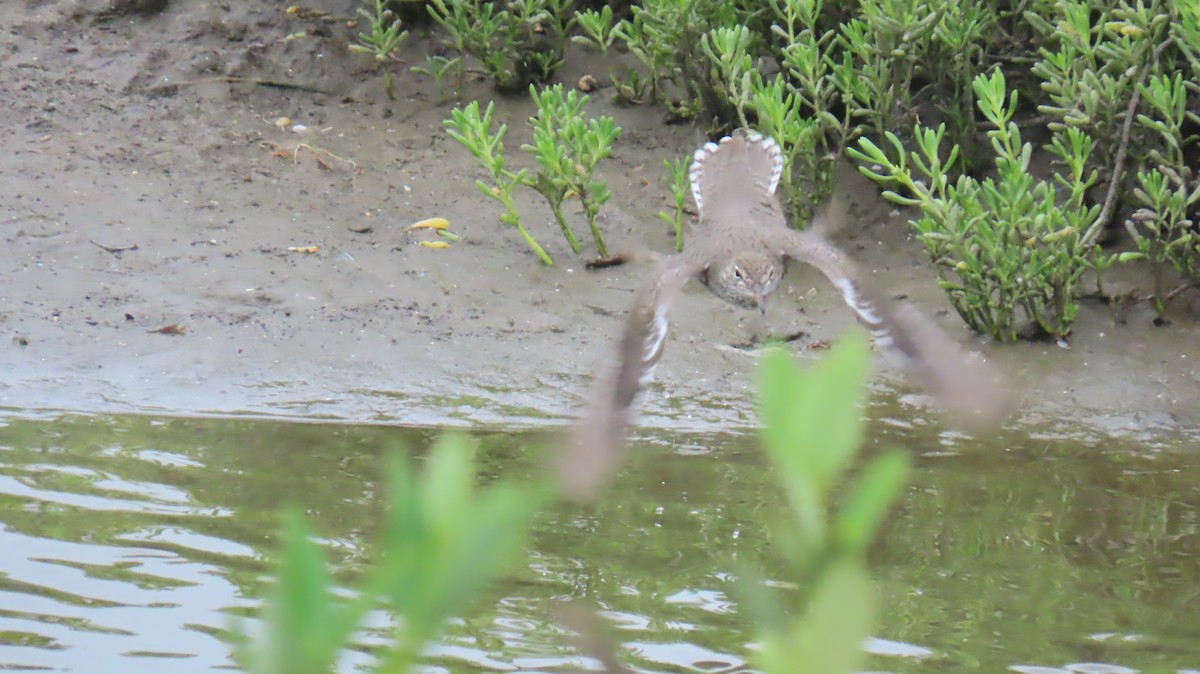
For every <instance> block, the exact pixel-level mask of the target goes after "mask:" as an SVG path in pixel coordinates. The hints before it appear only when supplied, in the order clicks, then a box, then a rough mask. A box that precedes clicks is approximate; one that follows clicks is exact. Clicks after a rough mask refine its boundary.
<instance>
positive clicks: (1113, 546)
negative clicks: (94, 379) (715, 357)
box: [0, 415, 1200, 674]
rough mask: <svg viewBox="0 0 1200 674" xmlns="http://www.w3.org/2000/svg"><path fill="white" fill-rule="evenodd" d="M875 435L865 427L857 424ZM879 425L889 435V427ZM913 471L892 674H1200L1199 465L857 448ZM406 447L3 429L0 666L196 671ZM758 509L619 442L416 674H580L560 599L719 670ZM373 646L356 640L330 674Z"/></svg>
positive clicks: (391, 442)
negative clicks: (270, 576)
mask: <svg viewBox="0 0 1200 674" xmlns="http://www.w3.org/2000/svg"><path fill="white" fill-rule="evenodd" d="M876 416H879V415H876ZM897 416H898V417H899V415H897ZM874 437H875V439H874V440H873V446H884V445H902V446H907V447H910V448H911V449H913V450H914V452H915V453H916V454H917V456H918V457H919V458H918V465H919V470H918V471H917V472H916V474H915V477H914V484H913V485H912V486H911V487H910V489H909V491H908V493H907V496H906V498H905V499H904V500H903V502H902V504H901V506H900V507H899V508H898V509H897V511H896V513H895V515H894V516H893V518H892V519H891V521H890V522H889V525H888V526H887V528H886V530H885V534H884V538H883V540H881V541H880V542H879V543H878V544H877V545H876V546H875V547H874V549H873V551H872V564H873V569H874V571H875V574H876V577H877V578H878V579H879V580H880V586H881V596H882V597H883V602H884V613H883V616H882V618H881V624H880V626H879V628H878V629H877V630H876V637H875V638H873V639H871V640H869V641H868V643H867V644H865V648H866V649H867V651H868V652H870V653H871V654H872V655H873V658H872V660H873V661H872V663H871V667H872V669H877V670H887V671H893V672H924V671H935V670H936V671H991V672H996V671H1004V670H1006V669H1007V670H1009V671H1013V672H1028V673H1035V672H1082V673H1088V672H1090V673H1093V674H1097V673H1100V672H1113V673H1115V672H1130V671H1178V672H1182V671H1186V670H1189V669H1190V670H1200V641H1197V639H1196V635H1197V634H1200V611H1197V610H1196V607H1197V606H1200V559H1198V556H1197V554H1198V553H1197V548H1198V543H1200V486H1198V485H1200V480H1198V479H1197V476H1198V474H1200V448H1198V447H1196V446H1194V445H1193V446H1190V447H1181V448H1176V449H1174V450H1164V449H1161V446H1156V447H1155V448H1151V447H1150V446H1149V445H1139V446H1136V447H1135V446H1124V447H1117V446H1112V445H1108V446H1083V445H1081V444H1078V443H1071V442H1067V441H1063V440H1048V439H1037V440H1031V439H1030V437H1031V436H1029V435H1026V436H1024V437H1023V438H1014V437H1003V438H996V439H993V440H992V441H990V442H988V443H979V442H975V441H971V440H969V439H965V438H962V437H961V436H958V435H955V434H950V433H941V434H939V433H938V432H937V431H936V430H934V429H933V428H932V427H930V426H927V425H923V424H920V423H912V422H911V421H905V422H903V423H901V422H898V421H895V420H893V421H883V422H880V423H878V424H876V428H875V434H874ZM429 440H430V436H429V434H428V433H427V432H423V431H412V430H407V429H397V428H382V427H361V426H360V427H352V426H345V425H332V424H305V423H285V422H270V421H251V420H228V419H224V420H196V419H153V418H146V417H81V416H64V417H62V418H59V419H49V420H47V419H40V420H31V419H9V420H8V421H7V422H5V423H4V425H3V426H2V427H0V668H3V669H18V668H41V669H48V670H52V671H68V670H70V671H88V672H156V673H157V672H163V671H170V672H200V671H212V670H213V669H215V668H225V667H229V666H230V665H231V661H230V659H229V653H230V650H231V649H230V646H229V643H228V634H227V630H228V628H229V627H230V625H231V624H232V622H233V621H234V620H235V619H236V618H238V617H240V616H246V615H250V614H251V613H252V612H253V608H254V607H255V606H256V605H257V602H256V601H255V600H254V599H253V598H254V597H258V596H261V595H262V594H263V592H264V586H265V577H266V574H267V572H268V570H269V568H270V567H269V555H270V551H271V550H273V549H274V543H275V534H276V530H277V524H278V520H277V517H276V514H275V513H276V512H277V509H278V508H280V507H282V506H284V505H286V504H289V503H291V504H299V505H301V506H302V507H303V508H304V510H305V512H306V513H307V514H308V516H309V518H310V519H311V520H312V522H313V524H314V527H315V528H316V530H317V531H318V532H319V535H320V536H321V537H322V540H323V542H325V543H326V548H327V555H328V557H329V558H330V559H331V561H332V562H333V563H334V564H335V566H336V568H337V570H338V573H339V574H340V577H342V578H350V577H352V576H354V575H357V574H358V573H359V572H360V571H361V569H362V566H363V564H365V563H366V562H368V561H369V560H370V559H371V558H372V540H373V538H374V535H375V532H376V531H377V530H378V518H379V514H380V513H379V511H380V504H379V502H378V497H377V494H378V488H379V479H380V471H381V467H382V461H381V455H382V454H384V453H385V452H386V451H388V450H390V449H392V448H394V447H402V446H407V447H411V448H414V449H415V450H417V451H420V450H422V449H423V448H424V447H426V446H427V445H428V443H429ZM481 441H482V445H481V450H480V453H481V466H482V472H483V475H482V476H481V479H485V480H487V479H492V478H493V477H494V476H496V475H498V474H501V473H503V474H507V475H514V474H515V475H518V476H524V475H530V474H532V473H533V472H534V471H536V469H537V466H538V461H537V458H536V453H535V452H534V451H533V450H532V449H529V448H528V446H530V445H531V444H532V443H531V442H530V438H528V437H520V436H514V435H512V434H494V435H487V436H481ZM781 503H782V500H781V494H780V493H779V490H778V488H777V487H776V486H775V485H774V483H773V482H772V478H771V475H770V474H769V470H768V469H767V468H766V467H765V466H764V465H763V464H762V462H761V458H760V456H759V454H758V453H757V452H756V451H755V450H754V448H753V441H752V440H751V439H749V438H747V437H740V438H735V437H728V436H726V437H718V438H712V437H698V436H689V437H686V438H673V437H665V436H664V437H658V438H647V439H646V441H645V443H644V444H643V446H642V447H641V449H640V451H636V452H634V453H633V463H632V464H631V465H630V466H629V467H628V469H627V470H626V471H625V472H624V473H623V475H622V477H621V478H620V479H619V480H618V482H617V484H615V485H614V487H613V489H612V490H611V492H610V493H609V494H608V497H607V498H606V499H605V500H603V501H602V502H601V503H599V504H596V505H592V506H570V505H563V506H560V507H558V508H556V509H553V510H551V511H549V512H546V513H544V514H543V515H542V517H541V518H540V519H539V520H538V522H537V525H536V530H535V532H534V536H533V550H532V551H531V552H530V555H529V557H528V561H527V563H526V564H525V565H524V567H522V568H521V569H520V570H518V571H517V572H515V573H514V574H513V575H512V576H511V577H510V578H509V579H508V581H507V582H506V583H504V584H503V585H502V586H500V587H497V588H495V589H494V590H493V591H492V594H491V595H490V596H488V597H486V598H484V600H483V601H481V602H480V605H479V606H478V609H477V610H476V611H474V612H472V614H471V615H470V616H469V617H467V618H464V619H460V620H456V621H455V622H454V623H453V624H452V625H450V627H449V629H448V630H447V634H446V636H445V637H444V638H443V639H442V641H441V642H440V643H438V644H436V645H434V646H432V647H431V648H430V649H429V650H428V652H427V659H428V661H429V663H430V666H431V667H432V669H433V670H434V671H463V670H467V669H471V670H504V671H512V670H522V671H538V670H542V671H548V670H559V669H562V668H573V667H588V666H594V664H595V663H594V662H592V661H590V660H588V659H587V658H584V657H581V656H578V655H577V654H576V653H575V652H574V651H573V650H572V649H571V648H570V647H569V646H568V645H566V642H565V641H564V639H563V638H562V636H563V631H562V630H561V629H560V628H559V627H557V626H556V625H554V624H553V623H552V622H551V621H550V619H549V618H548V616H549V615H550V612H551V605H552V603H553V601H554V600H556V599H561V598H572V597H578V598H587V599H588V600H589V601H591V602H594V603H595V604H596V605H598V606H599V608H600V611H601V614H602V615H603V616H604V619H605V620H606V622H607V623H608V624H609V625H610V626H611V628H612V631H613V633H614V635H615V637H616V639H617V640H618V641H619V642H620V644H621V646H622V649H623V651H624V653H623V655H624V658H625V660H626V661H627V662H629V663H631V664H633V665H634V666H635V667H637V668H638V669H640V670H643V671H669V672H695V671H700V672H737V671H746V669H747V667H748V664H747V662H748V660H749V659H750V658H751V656H752V653H753V648H754V643H753V642H754V634H753V630H752V629H751V628H750V627H749V626H748V625H747V624H746V623H745V622H744V620H743V619H742V618H741V617H740V616H739V615H738V613H737V604H736V600H735V596H734V594H733V592H732V590H731V586H732V576H731V573H732V571H733V569H735V568H737V564H738V563H751V564H756V565H759V566H763V567H765V568H766V570H767V571H768V573H769V575H771V576H772V577H774V578H776V579H777V580H776V582H774V583H773V585H775V586H776V587H777V588H779V591H780V592H784V593H787V594H793V595H795V596H797V597H798V596H800V592H801V590H800V589H798V588H796V587H795V586H794V585H793V584H791V583H789V582H788V578H789V576H788V573H787V569H783V568H779V566H778V565H777V564H775V563H774V562H773V561H772V560H773V555H772V550H771V538H770V536H769V534H768V532H769V530H770V528H771V527H772V526H774V525H776V524H777V523H778V522H780V521H781V520H782V518H783V517H784V515H785V513H784V512H782V510H781V508H780V504H781ZM391 624H392V620H391V617H390V616H387V615H385V614H377V615H373V616H372V624H371V627H370V628H369V630H368V631H367V633H365V634H363V635H362V639H361V648H360V649H358V650H355V651H353V652H350V653H347V655H346V658H345V660H344V668H345V669H346V671H351V670H353V669H354V668H355V667H357V666H361V665H364V664H366V663H369V662H370V661H371V652H372V651H373V650H374V649H377V648H379V647H380V646H381V644H383V643H384V642H385V639H386V634H387V630H388V629H389V628H390V626H391Z"/></svg>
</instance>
